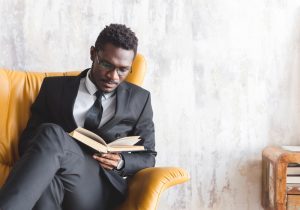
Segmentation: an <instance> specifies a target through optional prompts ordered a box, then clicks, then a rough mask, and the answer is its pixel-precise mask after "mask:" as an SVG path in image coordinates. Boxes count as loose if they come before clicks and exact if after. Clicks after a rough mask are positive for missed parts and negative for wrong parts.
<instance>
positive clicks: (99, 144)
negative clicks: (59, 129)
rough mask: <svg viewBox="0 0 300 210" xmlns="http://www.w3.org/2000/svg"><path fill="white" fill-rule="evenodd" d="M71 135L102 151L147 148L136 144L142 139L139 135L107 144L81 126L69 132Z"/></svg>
mask: <svg viewBox="0 0 300 210" xmlns="http://www.w3.org/2000/svg"><path fill="white" fill-rule="evenodd" d="M69 135H70V136H72V137H73V138H74V139H76V140H77V141H80V142H81V143H83V144H85V145H87V146H89V147H91V148H93V149H95V150H97V151H98V152H100V153H110V152H126V151H128V152H130V151H142V150H145V148H144V146H139V145H136V146H135V144H136V143H137V142H139V141H140V140H141V139H140V137H139V136H128V137H124V138H120V139H116V140H115V141H112V142H111V143H109V144H107V143H106V142H105V141H104V140H103V139H102V138H101V137H100V136H98V135H97V134H95V133H93V132H91V131H89V130H87V129H84V128H81V127H78V128H76V129H75V130H74V131H72V132H71V133H69Z"/></svg>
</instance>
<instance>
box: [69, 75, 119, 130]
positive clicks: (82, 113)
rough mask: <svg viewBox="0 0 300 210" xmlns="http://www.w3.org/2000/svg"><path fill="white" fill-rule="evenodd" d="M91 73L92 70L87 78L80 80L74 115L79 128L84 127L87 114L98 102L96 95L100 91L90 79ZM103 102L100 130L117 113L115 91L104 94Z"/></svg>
mask: <svg viewBox="0 0 300 210" xmlns="http://www.w3.org/2000/svg"><path fill="white" fill-rule="evenodd" d="M90 72H91V69H90V70H89V71H88V72H87V74H86V77H84V78H82V79H81V80H80V85H79V89H78V93H77V97H76V99H75V104H74V109H73V115H74V119H75V122H76V124H77V126H78V127H83V126H84V121H85V117H86V113H87V111H88V110H89V109H90V108H91V106H92V105H93V104H94V102H95V100H96V95H95V93H96V92H97V90H98V89H97V87H96V86H95V85H94V83H93V82H92V81H91V80H90V78H89V75H90ZM101 101H102V107H103V114H102V118H101V122H100V124H99V126H98V128H100V127H101V126H102V125H104V124H105V123H106V122H107V121H109V120H110V119H111V118H112V117H113V116H114V114H115V111H116V94H115V91H114V92H111V93H106V94H104V95H103V96H102V98H101Z"/></svg>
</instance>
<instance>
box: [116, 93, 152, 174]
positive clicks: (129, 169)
mask: <svg viewBox="0 0 300 210" xmlns="http://www.w3.org/2000/svg"><path fill="white" fill-rule="evenodd" d="M132 135H137V136H141V138H142V141H141V143H140V144H142V145H144V147H145V149H146V151H143V152H131V153H128V152H123V153H122V156H123V159H124V162H125V165H124V167H123V169H122V170H121V175H122V176H129V175H134V174H135V173H136V172H138V171H139V170H141V169H143V168H148V167H153V166H154V165H155V157H156V154H157V152H156V151H155V132H154V123H153V111H152V106H151V97H150V93H148V97H147V100H146V103H145V105H144V108H143V110H142V112H141V114H140V117H139V119H138V121H137V123H136V125H135V127H134V129H133V133H132Z"/></svg>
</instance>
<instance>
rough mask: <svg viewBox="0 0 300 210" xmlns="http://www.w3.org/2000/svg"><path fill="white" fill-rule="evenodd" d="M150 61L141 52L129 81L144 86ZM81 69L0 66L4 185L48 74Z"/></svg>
mask: <svg viewBox="0 0 300 210" xmlns="http://www.w3.org/2000/svg"><path fill="white" fill-rule="evenodd" d="M145 73H146V62H145V59H144V57H143V56H142V55H140V54H138V55H137V56H136V58H135V60H134V61H133V65H132V71H131V73H130V74H129V75H128V77H127V79H126V80H127V81H128V82H131V83H133V84H136V85H142V83H143V80H144V76H145ZM77 74H79V72H78V71H77V72H60V73H59V72H55V73H54V72H52V73H36V72H27V71H12V70H8V69H0V187H1V186H2V185H3V183H4V181H5V180H6V177H7V175H8V174H9V171H10V169H11V167H12V165H13V164H14V163H15V161H16V160H17V159H18V144H19V137H20V135H21V132H22V131H23V130H24V128H25V126H26V124H27V121H28V119H29V116H30V107H31V105H32V103H33V102H34V100H35V98H36V97H37V95H38V92H39V89H40V86H41V84H42V81H43V79H44V78H45V77H49V76H63V75H66V76H67V75H77Z"/></svg>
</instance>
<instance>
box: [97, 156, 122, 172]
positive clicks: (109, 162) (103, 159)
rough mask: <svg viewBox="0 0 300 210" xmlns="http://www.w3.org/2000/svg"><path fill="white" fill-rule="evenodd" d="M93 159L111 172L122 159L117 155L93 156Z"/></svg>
mask: <svg viewBox="0 0 300 210" xmlns="http://www.w3.org/2000/svg"><path fill="white" fill-rule="evenodd" d="M93 158H94V159H95V160H97V161H98V162H99V164H100V165H101V166H102V167H103V168H105V169H108V170H113V169H115V168H116V167H117V165H118V163H119V161H120V160H121V158H122V157H121V155H120V154H119V153H107V154H94V155H93Z"/></svg>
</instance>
